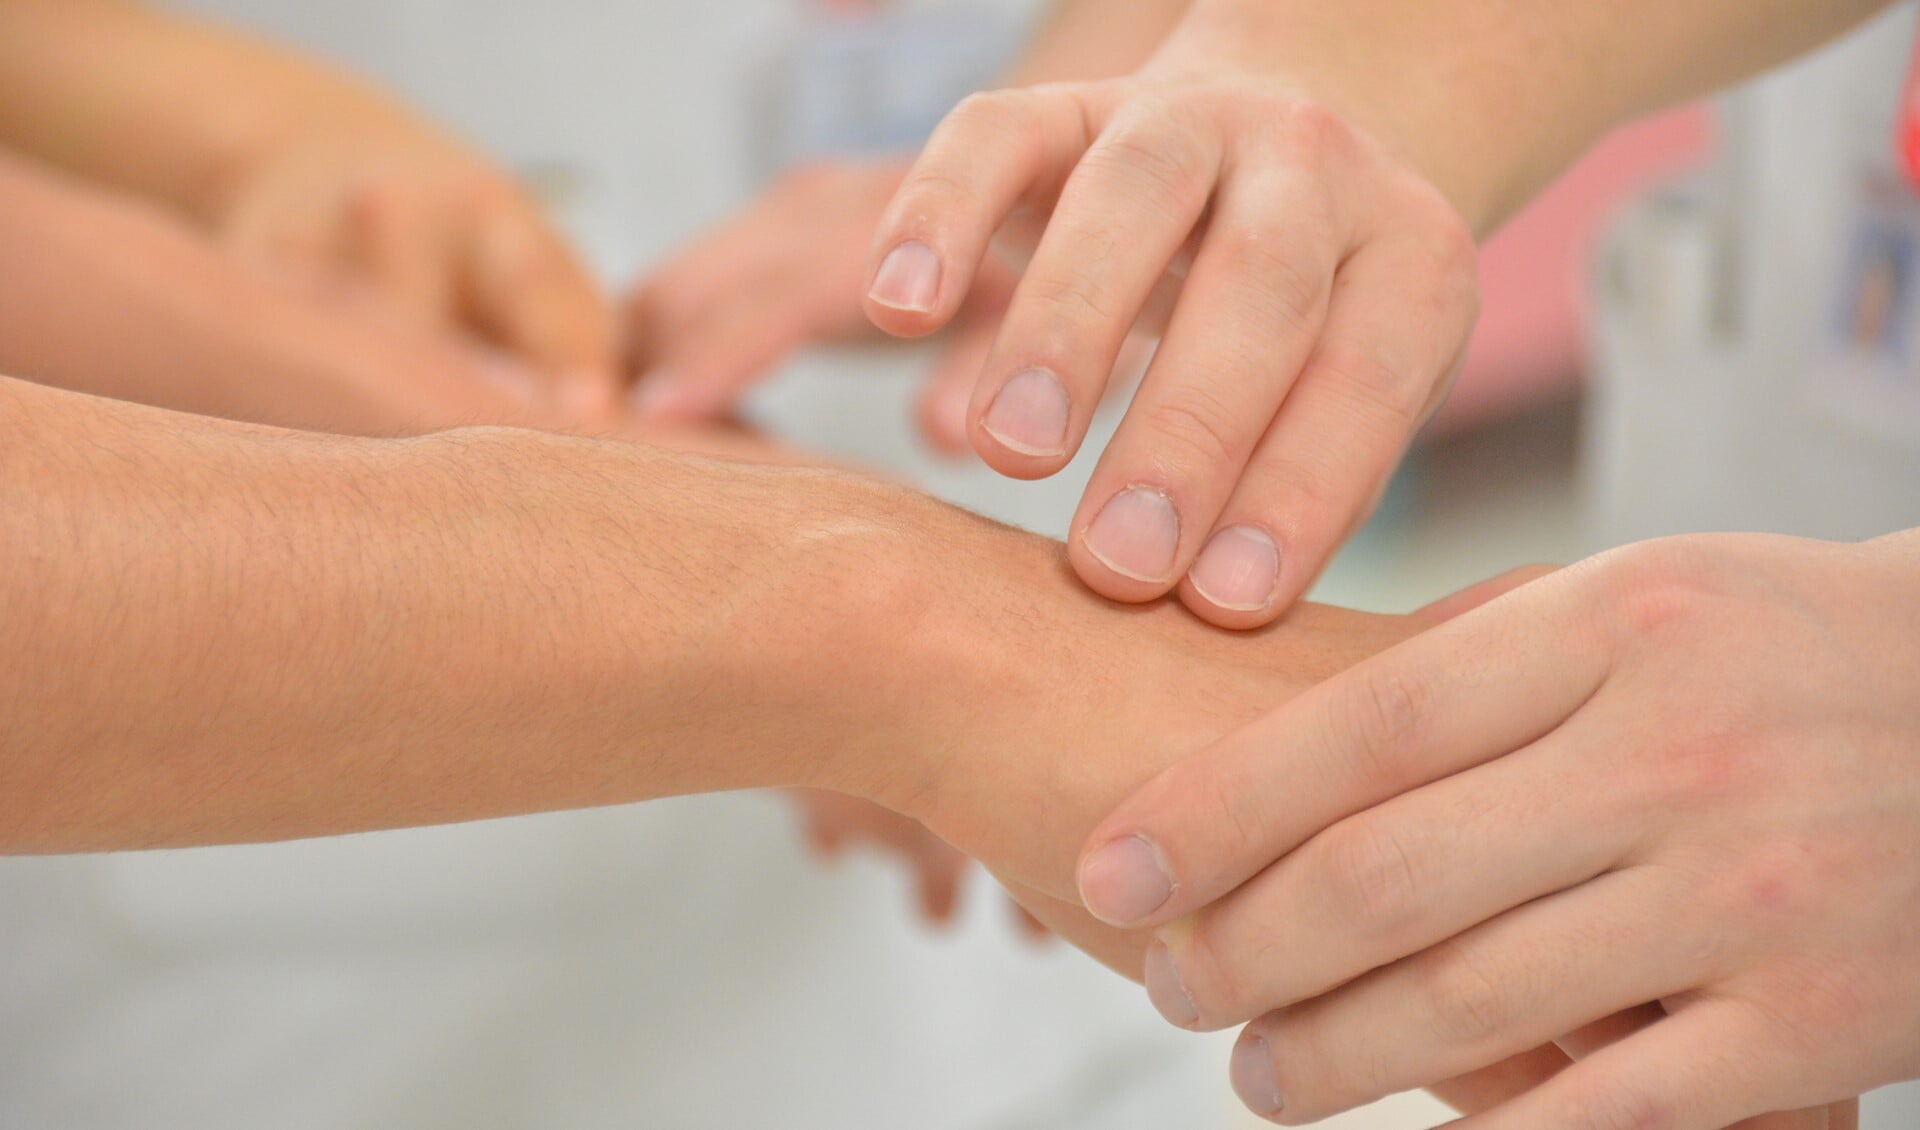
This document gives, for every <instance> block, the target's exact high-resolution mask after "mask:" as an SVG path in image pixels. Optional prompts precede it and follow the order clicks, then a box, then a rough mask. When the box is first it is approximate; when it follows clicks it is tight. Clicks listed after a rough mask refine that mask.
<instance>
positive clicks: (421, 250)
mask: <svg viewBox="0 0 1920 1130" xmlns="http://www.w3.org/2000/svg"><path fill="white" fill-rule="evenodd" d="M103 62H104V63H105V64H107V65H102V64H103ZM0 144H4V145H7V146H10V147H12V148H15V149H17V150H18V151H20V152H23V153H25V154H27V155H30V156H33V157H37V158H39V159H41V160H43V161H45V162H47V163H49V164H52V165H54V166H56V167H59V168H61V169H64V170H65V171H67V172H69V173H71V174H73V175H75V176H78V177H81V178H84V179H88V180H92V181H95V182H98V183H102V184H105V185H108V186H111V187H114V188H117V189H120V190H123V191H125V192H128V193H131V194H134V195H139V196H144V197H148V198H151V199H153V200H157V201H160V202H163V203H165V204H167V205H170V206H172V207H173V208H175V209H177V210H178V211H180V212H181V213H183V214H185V215H186V216H188V217H190V218H191V219H192V220H193V221H194V222H196V223H198V224H200V225H202V226H203V227H204V228H205V229H206V230H207V231H208V232H210V233H212V234H213V235H214V236H216V237H217V238H218V239H220V240H221V241H222V242H224V243H225V244H227V245H228V246H230V247H232V248H235V249H237V250H239V251H241V252H243V253H246V254H248V255H250V256H253V257H255V258H258V259H260V260H263V261H265V262H267V263H271V264H274V265H276V266H277V267H280V268H282V269H285V270H287V271H289V272H291V273H293V274H296V275H298V276H300V277H302V278H304V279H305V280H307V281H309V282H317V283H319V284H320V285H322V286H325V285H330V284H332V283H334V282H337V281H339V280H348V281H350V282H352V283H354V284H356V285H359V286H362V287H365V288H367V289H369V290H371V291H373V292H376V293H378V294H379V295H381V296H382V297H383V298H384V299H385V300H386V301H388V302H389V303H391V304H392V305H393V307H394V308H395V309H397V310H399V311H401V312H403V313H404V314H405V315H406V316H408V317H410V318H412V319H414V320H416V321H417V322H419V323H420V324H422V325H424V326H429V327H435V328H458V329H461V330H464V331H466V332H468V333H470V334H472V335H473V336H475V337H477V338H478V339H480V340H482V341H484V342H486V343H488V344H490V345H492V346H493V347H495V348H497V349H499V350H501V351H504V352H507V353H510V354H512V355H514V356H516V357H517V358H519V359H520V360H521V361H523V362H524V363H525V364H526V366H527V368H528V370H529V371H530V372H532V373H535V374H538V376H539V378H540V382H541V388H542V389H543V390H544V391H546V392H547V393H548V394H549V395H550V396H551V398H552V401H553V407H554V408H556V409H558V410H560V411H563V412H566V413H569V414H572V415H575V416H591V415H599V416H610V415H611V414H612V412H613V406H614V405H615V403H616V402H617V400H618V395H617V393H618V387H617V380H616V374H615V368H614V364H613V358H614V341H613V339H614V335H613V324H612V318H611V314H610V312H609V310H608V307H607V304H606V302H605V300H604V298H603V297H602V295H601V293H600V291H599V289H598V288H597V286H596V285H595V283H594V281H593V279H592V278H591V277H590V276H589V275H588V274H587V272H586V270H585V268H584V267H583V266H582V265H581V263H580V261H579V260H578V258H577V257H576V256H575V254H574V253H573V251H572V250H571V249H570V248H569V246H568V244H567V242H566V240H565V239H564V238H563V237H562V236H561V235H560V233H559V232H558V231H557V230H556V229H555V228H554V226H553V225H552V224H551V223H550V222H549V220H548V219H547V218H546V217H545V216H544V215H543V214H542V213H541V211H540V209H539V207H538V206H537V205H536V204H535V203H534V202H533V201H532V200H531V199H530V198H529V197H528V196H527V194H526V193H525V192H524V191H523V190H522V189H521V188H520V187H519V186H518V185H516V184H515V183H514V182H513V180H512V178H511V177H509V176H508V175H507V174H506V173H505V172H504V171H502V170H501V169H499V168H498V167H496V166H495V165H494V164H493V163H491V162H490V161H488V160H487V159H486V158H484V157H482V156H480V155H479V154H477V153H476V152H474V151H473V150H472V149H470V148H469V147H468V146H466V145H465V144H463V143H462V142H460V141H459V140H457V139H455V138H453V137H452V136H450V135H449V134H447V133H446V132H445V131H444V130H443V129H441V128H440V127H438V126H437V125H434V124H432V123H430V122H428V121H426V120H425V119H423V118H421V117H420V116H418V115H416V114H414V113H413V112H412V111H410V110H408V109H406V108H405V107H404V106H402V105H401V104H399V103H398V102H396V101H395V100H394V99H392V98H391V97H389V96H388V95H387V94H386V93H385V92H383V91H380V90H378V89H376V88H374V87H372V86H370V85H368V84H366V83H364V82H362V81H360V80H358V79H357V78H354V77H352V76H350V75H348V74H346V73H344V72H342V71H339V70H337V69H334V68H331V67H329V66H326V65H323V64H321V63H318V62H316V61H314V60H311V59H308V58H305V57H303V56H301V55H299V54H297V53H294V52H291V51H287V50H283V49H281V48H278V47H275V46H273V45H271V44H268V43H265V42H263V41H259V40H255V39H252V38H249V37H246V36H244V35H241V34H239V33H236V32H231V31H228V30H226V29H222V28H218V27H215V26H212V25H209V24H205V23H200V22H197V21H194V20H191V19H188V18H186V17H182V16H177V15H173V14H170V13H165V12H160V11H157V10H153V9H150V8H147V7H144V6H141V5H139V4H135V3H130V2H124V0H0Z"/></svg>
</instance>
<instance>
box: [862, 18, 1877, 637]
mask: <svg viewBox="0 0 1920 1130" xmlns="http://www.w3.org/2000/svg"><path fill="white" fill-rule="evenodd" d="M1881 6H1883V5H1882V4H1880V3H1877V2H1867V0H1854V2H1850V3H1839V4H1804V3H1797V2H1790V0H1777V2H1770V3H1764V4H1758V5H1756V4H1751V3H1743V2H1740V0H1723V2H1718V3H1706V4H1688V5H1677V6H1661V5H1658V4H1641V5H1630V6H1628V7H1627V8H1622V7H1620V6H1619V5H1551V6H1542V5H1537V4H1528V3H1524V2H1520V0H1487V2H1473V3H1455V4H1422V3H1414V2H1409V0H1361V2H1359V3H1347V2H1345V0H1199V2H1197V3H1195V4H1194V5H1193V7H1192V11H1191V13H1190V14H1189V16H1188V18H1187V19H1186V20H1185V21H1184V22H1183V23H1182V24H1181V26H1180V27H1179V28H1178V29H1177V30H1176V31H1175V32H1174V34H1173V35H1172V36H1170V37H1169V39H1168V41H1167V43H1166V44H1165V46H1164V47H1163V48H1162V49H1161V50H1160V52H1159V53H1158V54H1157V55H1156V56H1155V57H1154V58H1153V59H1152V61H1151V62H1149V63H1148V64H1147V65H1146V66H1145V67H1144V68H1142V69H1141V70H1140V71H1139V72H1138V73H1137V74H1136V75H1134V76H1132V77H1129V78H1126V79H1121V80H1117V81H1111V82H1095V83H1060V84H1050V85H1046V86H1043V87H1039V88H1030V89H1024V90H1008V91H1003V92H998V93H994V94H988V95H982V96H978V97H976V98H975V99H973V100H970V101H969V102H968V103H965V104H963V105H962V106H961V107H960V108H958V109H957V110H956V111H955V112H954V114H953V115H952V116H951V117H949V119H948V120H947V122H946V123H945V125H943V126H942V127H941V129H940V131H939V132H938V133H937V134H936V135H935V137H934V138H933V140H932V141H931V142H930V143H929V145H928V146H927V148H926V150H925V152H924V153H923V154H922V155H921V157H920V159H919V161H918V162H917V164H916V165H915V167H914V170H913V171H912V172H911V173H909V174H908V177H907V180H906V182H905V184H904V185H903V186H902V188H901V190H900V193H899V195H898V196H897V197H896V198H895V200H894V202H893V204H892V205H891V207H890V208H889V211H888V213H887V216H886V218H885V219H884V220H883V221H882V223H881V225H880V229H879V232H878V234H877V236H876V237H875V240H874V253H873V258H872V260H871V264H872V265H871V267H870V270H871V272H872V273H871V275H870V279H871V284H872V290H871V292H870V294H869V298H868V311H869V313H870V314H871V315H872V317H873V318H874V320H875V322H876V323H877V324H879V325H880V326H881V327H882V328H884V329H887V330H889V331H891V332H894V333H900V334H906V335H917V334H922V333H928V332H931V331H934V330H937V329H939V328H940V327H942V326H944V325H945V324H947V322H948V320H949V319H950V318H951V317H952V316H953V314H954V311H955V310H956V309H958V308H959V307H960V305H961V304H962V303H964V302H965V300H966V296H967V294H968V292H969V288H970V286H971V280H972V277H973V273H974V271H975V269H976V266H977V265H978V264H979V263H981V262H983V261H984V260H985V257H986V254H987V249H988V246H989V243H990V242H991V241H992V240H993V239H994V238H995V235H996V232H999V233H1001V235H1002V238H1003V239H1004V238H1006V237H1007V236H1008V235H1009V234H1011V236H1012V237H1013V238H1015V239H1017V240H1020V241H1021V242H1035V241H1037V247H1036V248H1035V250H1034V251H1033V253H1032V255H1033V257H1032V261H1031V263H1030V264H1029V265H1028V267H1027V269H1026V272H1025V274H1024V275H1023V277H1022V280H1021V283H1020V287H1019V290H1018V291H1017V292H1016V293H1015V296H1014V298H1013V303H1012V306H1011V308H1010V309H1009V311H1008V313H1007V315H1006V318H1005V320H1004V322H1003V323H1002V328H1001V332H1000V335H999V338H998V340H997V341H996V343H995V346H994V348H993V351H992V353H991V354H990V355H989V357H988V360H987V362H986V367H985V370H984V372H983V373H982V375H981V378H980V382H979V384H978V387H977V388H976V389H975V391H974V395H973V399H972V402H971V407H970V409H969V416H968V425H969V435H970V437H971V440H972V442H973V445H974V446H975V447H976V448H977V449H978V450H979V451H980V452H981V454H982V456H983V457H984V458H985V459H986V460H987V462H988V463H990V464H991V465H993V466H994V467H996V468H997V469H999V470H1001V471H1003V472H1005V473H1007V474H1010V475H1014V476H1016V477H1021V478H1035V477H1041V476H1045V475H1050V474H1053V473H1054V472H1056V471H1058V470H1060V469H1061V468H1062V467H1063V466H1064V465H1065V464H1066V462H1067V461H1068V459H1070V458H1071V457H1072V455H1073V454H1074V453H1075V451H1076V450H1077V448H1078V447H1079V445H1080V442H1081V440H1082V438H1083V437H1084V435H1085V433H1086V428H1087V425H1088V422H1089V420H1090V419H1091V417H1092V414H1093V410H1094V408H1095V406H1096V405H1097V403H1098V401H1099V399H1100V396H1101V393H1102V391H1103V389H1104V386H1105V384H1106V382H1107V380H1108V377H1109V374H1110V373H1111V371H1112V359H1113V357H1114V355H1115V353H1116V351H1117V350H1118V349H1119V347H1120V343H1121V342H1122V341H1123V340H1124V338H1125V336H1126V334H1127V333H1128V332H1129V330H1130V329H1131V328H1132V327H1133V326H1134V325H1135V324H1136V323H1137V322H1139V321H1141V320H1142V319H1146V320H1148V321H1153V322H1157V321H1161V320H1165V321H1166V329H1165V337H1164V340H1163V342H1162V346H1161V349H1160V352H1159V354H1158V356H1157V358H1156V361H1155V364H1154V366H1153V368H1152V369H1151V370H1150V371H1149V372H1148V374H1147V377H1146V380H1145V382H1144V384H1143V385H1142V386H1141V389H1140V391H1139V393H1138V394H1137V395H1136V396H1135V399H1134V402H1133V405H1132V408H1131V411H1130V412H1129V415H1128V417H1127V419H1126V421H1125V422H1124V423H1123V424H1122V426H1121V428H1120V431H1119V433H1118V434H1117V435H1116V437H1115V439H1114V441H1113V443H1112V444H1111V445H1110V446H1109V447H1108V448H1107V450H1106V452H1105V453H1104V455H1103V456H1102V459H1101V461H1100V463H1099V466H1098V468H1097V469H1096V471H1095V473H1094V476H1093V479H1092V482H1091V483H1090V485H1089V487H1088V490H1087V494H1086V496H1085V498H1084V500H1083V502H1082V504H1081V506H1080V509H1079V512H1078V513H1077V514H1076V515H1075V517H1074V522H1073V532H1072V536H1071V538H1070V539H1069V542H1070V546H1071V548H1072V552H1073V560H1074V565H1075V570H1076V571H1077V572H1078V573H1079V574H1080V576H1081V577H1082V578H1083V579H1084V580H1085V581H1086V582H1087V583H1088V584H1089V585H1090V586H1091V587H1093V588H1094V589H1095V590H1096V591H1098V592H1100V593H1102V594H1104V595H1106V596H1109V597H1112V598H1114V599H1116V600H1148V599H1154V598H1157V597H1160V596H1162V595H1164V594H1166V593H1168V592H1170V591H1178V593H1179V595H1180V598H1181V599H1182V600H1183V601H1185V602H1186V603H1187V605H1188V606H1189V607H1191V608H1192V609H1193V610H1194V611H1195V612H1196V613H1197V614H1198V615H1200V616H1201V617H1203V618H1205V619H1207V620H1210V621H1212V622H1214V623H1217V624H1220V625H1221V626H1223V627H1230V628H1245V627H1250V626H1254V625H1257V624H1261V623H1265V622H1267V621H1268V620H1271V619H1272V618H1273V617H1274V616H1277V615H1279V614H1281V613H1282V612H1283V611H1284V610H1285V609H1286V608H1287V606H1288V605H1290V604H1291V603H1292V602H1293V601H1294V600H1296V599H1298V597H1299V596H1300V595H1301V594H1302V593H1304V592H1305V591H1306V590H1307V589H1308V587H1309V586H1310V585H1311V584H1312V582H1313V580H1314V579H1315V578H1316V577H1317V576H1318V575H1319V573H1320V571H1321V569H1322V568H1323V567H1324V566H1325V564H1326V561H1327V559H1328V558H1329V556H1330V555H1331V554H1332V553H1333V551H1334V550H1335V549H1336V548H1337V547H1338V546H1339V545H1340V543H1341V542H1342V541H1344V540H1345V538H1346V537H1347V536H1348V535H1349V534H1351V533H1352V531H1353V530H1354V529H1355V528H1356V527H1357V526H1358V525H1359V523H1360V522H1362V521H1363V520H1364V519H1365V518H1366V516H1367V515H1368V514H1369V513H1370V512H1371V510H1372V509H1373V507H1374V505H1375V503H1376V501H1377V499H1378V497H1379V495H1380V492H1381V490H1382V489H1383V487H1384V484H1385V482H1386V480H1387V478H1388V476H1389V474H1390V473H1391V471H1392V469H1393V467H1394V465H1395V464H1396V463H1398V461H1399V459H1400V456H1401V454H1402V453H1403V452H1404V450H1405V448H1406V446H1407V444H1408V442H1409V441H1410V440H1411V438H1412V436H1413V434H1414V432H1415V431H1416V430H1417V429H1418V427H1419V426H1420V424H1421V423H1422V422H1423V421H1424V420H1425V419H1426V418H1427V417H1428V415H1430V413H1431V412H1432V410H1433V409H1434V408H1435V407H1436V406H1437V405H1438V403H1439V402H1440V400H1441V398H1442V397H1443V396H1444V394H1445V392H1446V390H1447V388H1448V387H1449V385H1450V384H1451V381H1452V379H1453V377H1454V376H1455V374H1456V373H1457V370H1458V368H1459V362H1460V360H1461V357H1462V353H1463V350H1464V348H1465V345H1466V343H1467V340H1468V337H1469V334H1470V332H1471V329H1472V326H1473V322H1474V318H1475V315H1476V313H1477V304H1478V299H1477V293H1476V280H1475V277H1474V272H1475V264H1474V253H1473V244H1474V239H1475V237H1476V236H1478V235H1484V234H1486V233H1487V232H1489V231H1490V230H1492V229H1493V228H1494V227H1495V226H1497V225H1498V223H1499V222H1500V221H1501V220H1502V219H1503V218H1504V217H1505V216H1506V215H1507V214H1508V213H1510V212H1511V211H1512V210H1513V209H1514V208H1515V207H1517V206H1518V205H1519V204H1520V203H1521V202H1523V201H1524V200H1526V199H1527V198H1528V197H1529V196H1530V195H1531V194H1532V193H1533V192H1535V191H1536V190H1538V189H1539V188H1540V187H1542V186H1543V185H1544V184H1545V183H1547V182H1548V181H1549V180H1550V179H1551V178H1552V177H1553V176H1554V175H1556V174H1557V173H1558V172H1559V171H1560V170H1561V169H1563V168H1564V167H1565V166H1566V165H1567V164H1568V163H1569V162H1570V161H1571V160H1572V159H1573V158H1574V157H1575V156H1576V155H1578V154H1579V153H1580V152H1581V151H1582V150H1583V149H1584V148H1586V146H1587V145H1589V144H1590V143H1591V142H1592V141H1594V140H1595V139H1597V138H1598V137H1599V136H1600V135H1601V134H1602V133H1603V132H1604V131H1605V130H1606V129H1607V128H1609V127H1611V126H1612V125H1614V124H1616V123H1618V122H1620V121H1622V120H1624V119H1625V118H1627V117H1629V116H1631V115H1633V114H1636V113H1639V112H1642V111H1645V110H1648V109H1651V108H1653V107H1655V106H1658V105H1662V104H1665V103H1667V102H1669V101H1673V100H1676V99H1679V98H1682V97H1685V96H1688V95H1690V94H1693V93H1696V92H1699V91H1703V90H1707V89H1710V88H1712V87H1713V86H1714V85H1717V84H1719V83H1722V82H1726V81H1729V80H1731V79H1733V78H1736V77H1738V76H1740V75H1744V74H1750V73H1752V72H1753V71H1755V70H1758V69H1761V68H1763V67H1765V66H1768V65H1771V64H1773V63H1775V62H1778V61H1780V60H1782V59H1784V58H1786V57H1788V56H1790V55H1792V54H1794V53H1797V52H1799V51H1802V50H1805V49H1806V48H1807V47H1809V46H1811V45H1812V44H1814V43H1817V42H1819V41H1821V40H1823V39H1824V38H1826V37H1828V36H1831V35H1833V34H1835V33H1837V32H1839V31H1841V30H1843V29H1844V28H1846V27H1848V26H1850V25H1851V24H1852V23H1854V22H1856V21H1858V20H1859V19H1861V18H1863V17H1864V16H1866V15H1867V14H1869V13H1870V12H1872V11H1874V10H1875V9H1877V8H1879V7H1881ZM1642 9H1644V11H1642ZM1735 27H1737V28H1738V29H1739V32H1738V33H1737V34H1732V33H1729V30H1728V29H1730V28H1735ZM1116 233H1125V235H1124V238H1120V237H1119V236H1118V235H1117V234H1116ZM1169 293H1171V295H1172V298H1171V301H1170V302H1169ZM1168 306H1170V307H1171V309H1170V312H1168V311H1166V310H1165V309H1164V308H1166V307H1168Z"/></svg>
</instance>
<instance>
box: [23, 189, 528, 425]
mask: <svg viewBox="0 0 1920 1130" xmlns="http://www.w3.org/2000/svg"><path fill="white" fill-rule="evenodd" d="M365 306H366V309H365V310H363V311H355V310H354V309H351V308H350V304H349V303H347V302H346V301H345V300H344V298H341V297H335V298H332V299H329V300H328V301H324V302H323V301H321V300H320V298H319V296H317V295H310V294H306V293H304V292H300V291H296V290H295V289H294V288H292V287H290V286H287V285H284V284H283V283H281V282H279V281H278V280H274V279H270V278H267V277H266V276H264V275H263V274H262V273H261V272H260V271H258V270H256V269H253V268H251V267H249V266H247V265H244V264H242V263H240V262H238V261H237V260H235V259H234V258H232V257H231V256H228V255H225V254H222V253H221V252H219V251H218V250H217V249H215V248H214V247H213V246H211V245H210V244H208V243H207V242H206V241H205V240H204V239H202V238H200V237H198V236H197V235H196V234H195V233H193V232H191V231H189V230H188V229H187V228H186V227H184V226H183V225H182V224H181V223H180V222H179V221H178V220H176V219H175V218H174V217H172V216H170V215H169V214H167V213H164V212H162V211H160V210H158V209H156V208H153V207H151V206H149V205H146V204H142V203H140V202H138V201H135V200H133V199H131V198H127V197H123V196H121V195H119V194H116V193H110V192H105V191H101V190H98V189H94V188H90V187H88V186H85V185H81V184H78V183H76V182H72V181H70V180H68V179H66V178H63V177H60V176H58V175H55V174H52V173H50V172H48V171H46V170H43V169H40V168H37V167H34V166H32V165H31V164H29V163H26V162H23V161H19V160H15V159H12V158H9V157H8V156H6V155H5V154H4V153H0V373H9V374H13V375H16V376H21V377H26V378H29V379H32V380H35V381H38V382H40V383H43V384H53V385H58V386H60V387H63V388H70V389H74V390H76V391H81V392H90V393H96V394H99V395H103V396H112V397H116V398H119V399H123V400H132V401H137V402H139V403H143V404H154V405H158V406H161V407H166V408H174V409H178V410H181V411H187V412H197V413H202V414H205V415H212V416H220V417H224V418H227V419H235V420H247V421H251V422H255V423H269V424H278V425H281V426H285V427H300V428H313V429H318V430H324V431H336V432H347V433H353V434H368V435H391V434H413V433H418V432H426V431H434V430H439V429H443V428H449V427H454V426H457V425H460V424H466V423H481V422H484V423H522V422H524V423H540V422H542V421H538V420H534V419H532V418H531V417H532V413H531V409H530V408H529V405H528V403H527V395H526V393H525V392H524V391H516V389H515V385H514V383H513V381H512V376H511V374H512V373H513V372H515V370H514V369H512V368H511V367H510V366H509V365H508V364H507V363H505V362H496V361H491V360H490V359H489V358H488V357H487V355H486V354H484V353H483V352H482V351H480V350H478V349H466V348H463V347H462V346H461V345H459V344H458V343H456V342H455V341H454V340H453V339H452V338H447V339H444V340H442V339H441V338H439V337H438V335H429V334H427V333H426V332H424V331H419V332H416V331H413V330H412V329H411V327H402V326H399V325H395V326H393V327H392V330H393V332H385V330H384V327H383V323H382V320H381V317H380V316H379V312H378V311H376V310H375V309H374V308H373V306H372V304H371V303H370V302H369V303H366V304H365ZM356 313H359V314H364V315H366V316H364V317H356V316H354V315H355V314H356ZM388 320H389V321H391V319H388Z"/></svg>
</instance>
